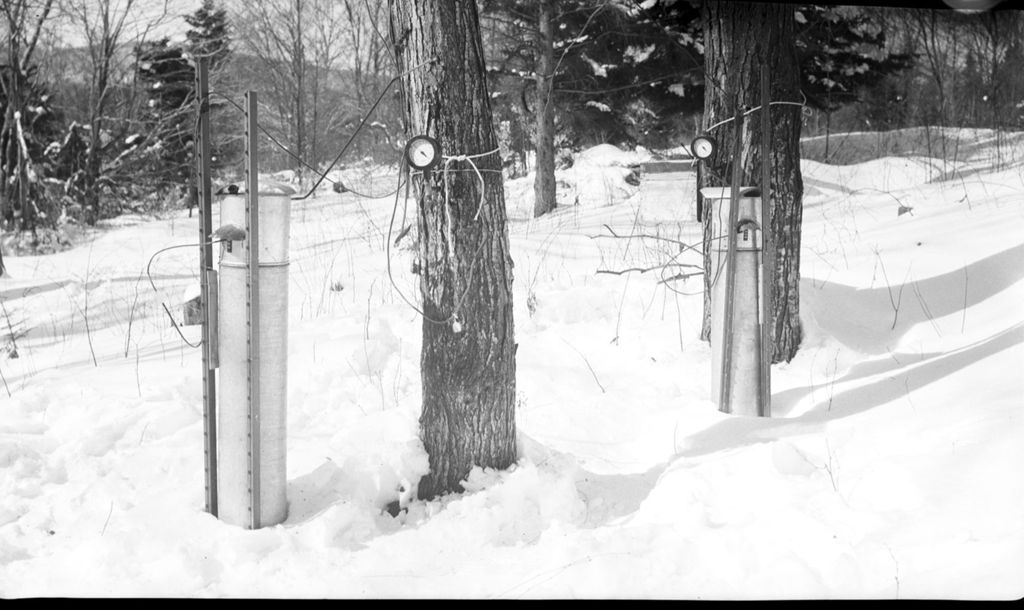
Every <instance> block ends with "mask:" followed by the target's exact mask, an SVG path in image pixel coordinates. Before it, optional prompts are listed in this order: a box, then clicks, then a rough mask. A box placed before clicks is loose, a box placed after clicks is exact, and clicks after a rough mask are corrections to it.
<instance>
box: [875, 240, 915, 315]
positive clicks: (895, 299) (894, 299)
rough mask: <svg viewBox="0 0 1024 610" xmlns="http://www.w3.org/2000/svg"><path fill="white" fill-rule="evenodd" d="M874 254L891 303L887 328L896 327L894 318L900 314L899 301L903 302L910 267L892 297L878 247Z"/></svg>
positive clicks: (890, 286)
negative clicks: (891, 312)
mask: <svg viewBox="0 0 1024 610" xmlns="http://www.w3.org/2000/svg"><path fill="white" fill-rule="evenodd" d="M875 256H876V257H878V263H879V265H880V266H881V268H882V277H883V278H885V288H886V290H887V291H888V292H889V303H890V304H891V305H892V311H893V316H892V326H891V327H890V328H889V330H893V329H895V328H896V320H897V319H898V318H899V315H900V303H902V302H903V289H904V288H906V286H907V278H908V277H910V269H909V268H907V275H906V276H904V277H903V283H902V284H900V291H899V293H897V295H896V296H895V297H894V296H893V294H892V284H891V283H890V282H889V275H888V274H887V273H886V272H885V263H884V262H882V255H881V254H880V253H879V251H878V248H875Z"/></svg>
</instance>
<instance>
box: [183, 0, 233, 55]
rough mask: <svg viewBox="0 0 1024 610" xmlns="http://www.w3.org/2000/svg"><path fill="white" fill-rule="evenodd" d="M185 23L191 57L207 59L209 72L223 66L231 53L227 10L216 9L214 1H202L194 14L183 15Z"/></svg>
mask: <svg viewBox="0 0 1024 610" xmlns="http://www.w3.org/2000/svg"><path fill="white" fill-rule="evenodd" d="M185 22H186V23H188V25H189V30H188V31H187V32H185V37H186V38H187V39H188V49H189V51H190V52H191V53H192V56H193V57H196V58H198V57H207V58H209V60H210V70H211V72H212V71H214V70H216V69H217V68H220V67H221V66H222V65H224V62H225V61H227V58H228V55H229V54H230V53H231V34H230V32H229V30H228V12H227V9H225V8H223V7H221V8H217V4H216V3H215V2H214V0H203V5H202V6H201V7H199V8H198V9H196V11H195V12H194V13H192V14H191V15H185Z"/></svg>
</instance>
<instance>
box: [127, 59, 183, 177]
mask: <svg viewBox="0 0 1024 610" xmlns="http://www.w3.org/2000/svg"><path fill="white" fill-rule="evenodd" d="M135 52H136V54H137V55H138V66H139V69H138V70H139V82H140V84H141V85H142V93H143V109H142V112H141V115H142V123H143V125H144V127H145V134H146V136H145V143H144V144H143V145H142V150H141V153H142V154H141V161H142V163H143V165H144V167H143V169H144V172H143V173H142V176H143V180H144V181H146V182H149V183H150V184H151V185H152V186H153V187H155V190H158V191H163V190H166V189H168V188H171V189H177V188H179V187H183V186H185V185H186V184H187V183H188V179H189V176H190V174H191V162H192V158H193V157H192V145H193V139H194V134H193V129H192V126H193V119H194V108H193V101H194V95H193V92H194V89H195V69H194V68H193V67H192V65H191V64H190V63H189V61H188V59H187V58H186V57H185V53H184V50H183V49H182V48H181V47H178V46H175V45H172V44H170V42H169V41H168V40H167V39H163V40H157V41H153V42H147V43H143V44H142V45H139V46H138V47H136V49H135Z"/></svg>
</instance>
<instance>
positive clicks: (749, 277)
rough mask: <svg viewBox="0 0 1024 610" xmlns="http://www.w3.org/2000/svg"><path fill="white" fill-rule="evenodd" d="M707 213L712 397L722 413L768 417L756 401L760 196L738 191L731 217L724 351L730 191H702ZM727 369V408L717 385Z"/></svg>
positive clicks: (759, 352) (760, 355) (752, 190)
mask: <svg viewBox="0 0 1024 610" xmlns="http://www.w3.org/2000/svg"><path fill="white" fill-rule="evenodd" d="M701 195H702V196H703V197H704V201H705V205H708V206H710V213H711V238H712V240H713V241H712V245H711V257H710V258H711V277H710V284H711V395H712V399H713V400H714V401H715V403H716V404H717V405H718V408H719V410H721V411H723V412H725V413H733V414H736V415H750V416H767V415H768V413H767V412H766V411H767V405H763V404H761V403H762V396H761V363H762V358H763V357H764V354H763V349H762V345H761V294H760V292H761V282H760V273H761V254H762V247H763V246H762V234H761V229H760V224H759V223H760V218H761V193H760V190H758V189H757V188H753V187H741V188H740V193H739V199H738V206H739V208H738V210H737V214H736V227H735V230H736V237H737V239H736V253H735V264H736V273H735V285H734V288H733V301H732V303H733V311H732V338H731V341H730V342H728V343H729V349H728V351H727V348H726V344H727V342H726V340H725V320H726V305H727V304H726V302H725V301H726V282H727V278H728V277H729V264H730V261H729V260H728V251H729V236H730V234H731V232H732V231H731V230H730V227H729V206H730V203H731V195H732V189H731V188H729V187H709V188H704V189H701ZM726 366H728V368H729V370H728V378H729V391H728V404H722V401H721V396H722V385H721V384H722V380H723V372H724V369H725V367H726Z"/></svg>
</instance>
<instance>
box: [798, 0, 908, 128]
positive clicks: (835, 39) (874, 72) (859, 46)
mask: <svg viewBox="0 0 1024 610" xmlns="http://www.w3.org/2000/svg"><path fill="white" fill-rule="evenodd" d="M794 18H795V19H796V48H797V56H798V58H799V62H800V73H801V75H802V78H803V80H802V83H801V87H800V89H801V91H803V93H804V95H806V96H807V103H808V105H810V106H812V107H814V108H817V109H819V110H823V111H825V112H827V113H830V112H832V111H834V110H836V109H838V108H839V107H841V106H843V105H846V104H849V103H852V102H855V101H858V100H860V99H861V97H862V93H863V91H864V90H866V89H868V88H870V87H873V86H874V85H875V84H877V83H879V82H881V81H882V80H883V79H884V78H885V77H886V76H888V75H890V74H895V73H898V72H899V71H901V70H903V69H905V68H907V67H909V66H910V64H911V62H912V59H913V57H912V56H911V55H909V54H905V53H886V51H885V33H884V30H883V29H882V26H881V24H880V23H878V22H877V21H876V20H873V19H871V18H870V17H869V15H868V13H866V12H865V11H864V10H863V9H861V8H859V7H856V6H818V5H809V4H808V5H800V6H798V7H797V9H796V11H795V12H794Z"/></svg>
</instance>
